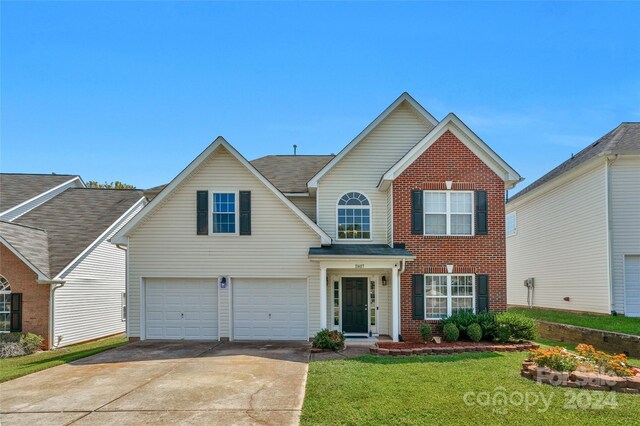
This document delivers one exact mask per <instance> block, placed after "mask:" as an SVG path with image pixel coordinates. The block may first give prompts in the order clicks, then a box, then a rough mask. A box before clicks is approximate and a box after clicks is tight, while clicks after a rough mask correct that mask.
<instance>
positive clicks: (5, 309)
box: [0, 275, 11, 333]
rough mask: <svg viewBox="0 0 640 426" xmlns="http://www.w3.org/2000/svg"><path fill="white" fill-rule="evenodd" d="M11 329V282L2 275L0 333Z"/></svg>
mask: <svg viewBox="0 0 640 426" xmlns="http://www.w3.org/2000/svg"><path fill="white" fill-rule="evenodd" d="M10 329H11V287H9V281H7V279H6V278H5V277H3V276H2V275H0V333H7V332H9V330H10Z"/></svg>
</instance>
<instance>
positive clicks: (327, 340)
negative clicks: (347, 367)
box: [311, 328, 344, 351]
mask: <svg viewBox="0 0 640 426" xmlns="http://www.w3.org/2000/svg"><path fill="white" fill-rule="evenodd" d="M311 345H312V346H313V347H314V348H318V349H331V350H332V351H339V350H341V349H342V348H344V334H342V333H341V332H339V331H337V330H328V329H326V328H325V329H322V330H320V331H318V333H317V334H316V336H315V337H314V338H313V343H312V344H311Z"/></svg>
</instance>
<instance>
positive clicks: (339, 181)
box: [317, 102, 433, 244]
mask: <svg viewBox="0 0 640 426" xmlns="http://www.w3.org/2000/svg"><path fill="white" fill-rule="evenodd" d="M432 128H433V125H432V124H431V123H429V122H427V121H426V120H425V119H424V118H423V117H421V116H419V115H418V113H417V112H416V111H415V110H414V109H413V108H412V107H411V106H410V105H409V104H408V103H407V102H403V103H402V104H401V105H400V106H399V107H398V108H397V109H396V110H395V111H393V112H392V113H391V114H389V116H387V117H386V119H385V120H383V121H382V122H381V123H380V124H379V125H378V127H376V128H375V129H374V130H373V131H372V132H371V133H370V134H369V135H368V136H367V137H366V138H364V139H363V140H362V141H360V143H359V144H358V145H357V146H356V147H355V148H353V149H352V150H351V151H350V152H349V153H348V154H347V155H346V156H345V157H344V158H342V160H341V161H339V162H338V163H336V165H335V166H334V167H333V168H332V169H331V170H329V172H327V174H326V175H324V176H323V177H322V178H321V179H320V181H319V183H318V192H317V199H318V212H319V213H318V214H319V216H320V217H319V218H318V224H319V225H320V227H321V228H322V229H323V230H324V231H325V232H326V233H327V234H329V235H330V236H331V237H332V238H334V239H335V238H336V204H337V202H338V199H339V198H340V197H341V196H342V195H343V194H344V193H346V192H349V191H357V192H361V193H363V194H365V195H366V196H367V197H368V198H369V202H370V203H371V221H372V224H371V225H372V226H371V228H372V240H371V242H372V243H379V244H386V243H387V242H388V236H387V226H388V222H387V194H386V193H385V192H380V191H378V189H377V186H378V183H379V182H380V178H381V177H382V175H383V174H384V173H385V172H386V171H387V170H388V169H389V168H390V167H391V166H393V165H394V164H395V163H396V162H397V161H398V160H400V158H402V156H403V155H405V154H406V153H407V152H408V151H409V150H410V149H411V148H413V147H414V146H415V145H416V144H417V143H418V142H419V141H420V140H421V139H422V138H423V137H424V136H425V135H426V134H427V133H428V132H429V131H430V130H431V129H432ZM335 242H337V243H341V242H355V243H358V242H360V243H362V241H357V240H352V241H349V240H347V241H344V240H342V241H338V240H335Z"/></svg>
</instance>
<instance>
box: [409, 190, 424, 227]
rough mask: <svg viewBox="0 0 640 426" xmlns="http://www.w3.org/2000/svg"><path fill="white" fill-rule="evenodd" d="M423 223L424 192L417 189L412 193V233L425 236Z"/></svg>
mask: <svg viewBox="0 0 640 426" xmlns="http://www.w3.org/2000/svg"><path fill="white" fill-rule="evenodd" d="M423 223H424V215H423V204H422V190H420V189H415V190H413V191H411V233H412V234H414V235H422V234H424V232H423V229H424V228H423Z"/></svg>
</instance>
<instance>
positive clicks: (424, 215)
mask: <svg viewBox="0 0 640 426" xmlns="http://www.w3.org/2000/svg"><path fill="white" fill-rule="evenodd" d="M427 193H440V194H446V201H445V203H446V208H447V210H446V212H441V213H428V212H427V197H426V194H427ZM452 193H456V194H470V195H471V213H451V194H452ZM474 198H475V197H474V192H473V191H454V190H450V191H444V190H434V191H431V190H425V191H422V227H423V229H424V235H425V236H428V237H473V236H475V233H476V224H475V214H474V213H475V208H476V206H475V199H474ZM427 214H444V215H445V221H446V227H447V232H446V233H445V234H427ZM452 214H469V215H470V216H471V233H470V234H452V233H451V215H452Z"/></svg>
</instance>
